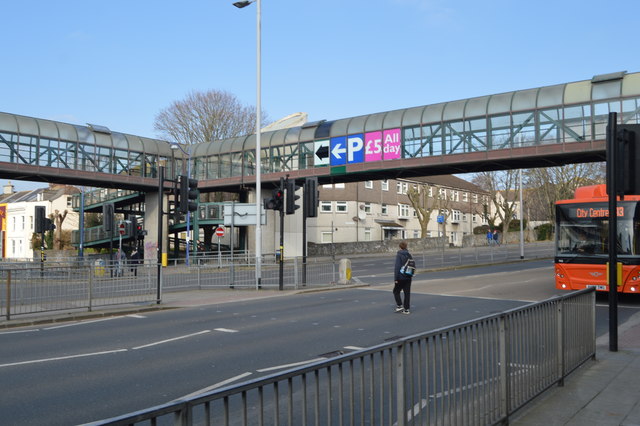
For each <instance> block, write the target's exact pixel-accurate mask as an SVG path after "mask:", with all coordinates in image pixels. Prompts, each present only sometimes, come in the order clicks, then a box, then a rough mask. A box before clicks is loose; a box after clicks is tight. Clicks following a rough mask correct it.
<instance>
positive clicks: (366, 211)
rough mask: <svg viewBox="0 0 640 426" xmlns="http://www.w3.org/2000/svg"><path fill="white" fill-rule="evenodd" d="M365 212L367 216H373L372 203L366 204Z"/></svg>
mask: <svg viewBox="0 0 640 426" xmlns="http://www.w3.org/2000/svg"><path fill="white" fill-rule="evenodd" d="M363 210H364V212H365V213H366V214H371V203H364V209H363Z"/></svg>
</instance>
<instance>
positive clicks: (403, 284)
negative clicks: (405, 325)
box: [393, 279, 411, 310]
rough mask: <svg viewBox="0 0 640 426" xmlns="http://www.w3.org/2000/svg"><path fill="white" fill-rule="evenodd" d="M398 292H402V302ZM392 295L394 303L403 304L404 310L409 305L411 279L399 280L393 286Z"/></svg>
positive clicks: (407, 308)
mask: <svg viewBox="0 0 640 426" xmlns="http://www.w3.org/2000/svg"><path fill="white" fill-rule="evenodd" d="M400 292H403V293H404V303H403V301H402V298H401V297H400ZM393 297H394V298H395V299H396V305H398V306H403V307H404V308H405V309H406V310H409V308H410V307H411V279H408V280H399V281H398V282H397V283H395V285H394V286H393Z"/></svg>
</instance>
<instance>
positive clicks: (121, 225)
mask: <svg viewBox="0 0 640 426" xmlns="http://www.w3.org/2000/svg"><path fill="white" fill-rule="evenodd" d="M118 232H119V233H120V235H124V234H126V233H127V231H126V228H125V226H124V222H120V223H119V224H118Z"/></svg>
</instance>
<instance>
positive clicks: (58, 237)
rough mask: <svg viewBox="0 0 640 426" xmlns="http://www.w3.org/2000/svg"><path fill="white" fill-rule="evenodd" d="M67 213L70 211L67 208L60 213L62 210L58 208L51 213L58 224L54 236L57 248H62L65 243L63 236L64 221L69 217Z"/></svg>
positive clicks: (52, 218) (55, 223) (54, 243)
mask: <svg viewBox="0 0 640 426" xmlns="http://www.w3.org/2000/svg"><path fill="white" fill-rule="evenodd" d="M67 213H69V212H68V211H67V210H65V211H64V212H62V213H60V210H56V211H54V212H53V213H52V214H51V215H50V219H51V220H52V221H53V224H54V225H55V226H56V228H55V231H54V237H53V245H54V248H55V249H56V250H62V249H63V248H64V245H65V244H64V243H65V241H64V239H63V237H62V222H64V220H65V219H66V218H67Z"/></svg>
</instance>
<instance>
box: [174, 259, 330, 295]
mask: <svg viewBox="0 0 640 426" xmlns="http://www.w3.org/2000/svg"><path fill="white" fill-rule="evenodd" d="M251 260H255V259H250V258H245V257H244V256H243V257H240V258H239V257H234V256H230V255H226V256H220V257H218V256H211V257H198V258H196V259H195V261H194V262H192V264H191V265H189V266H187V265H184V264H181V265H180V264H176V265H175V266H174V267H172V268H171V269H170V270H167V271H164V273H163V288H164V289H165V290H167V291H173V290H181V289H212V288H255V286H256V278H255V264H254V263H252V262H251ZM337 265H338V264H337V263H336V262H335V261H332V260H331V259H325V260H314V259H307V263H306V265H305V264H303V262H302V258H300V257H297V258H291V259H289V260H287V261H285V262H284V265H283V279H282V281H283V288H284V289H289V290H292V289H299V288H302V287H311V286H313V287H327V286H332V285H335V284H336V282H337V281H338V276H337V275H338V266H337ZM261 271H262V280H261V283H262V284H261V286H262V288H264V289H269V288H272V289H273V288H276V289H277V288H279V284H280V265H279V263H278V262H276V261H275V259H274V258H273V257H271V258H269V257H265V258H264V260H263V263H262V269H261Z"/></svg>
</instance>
